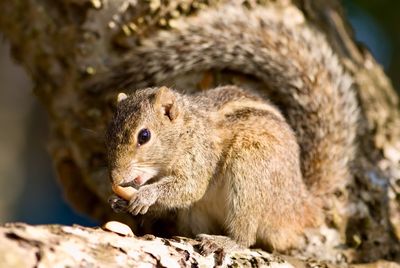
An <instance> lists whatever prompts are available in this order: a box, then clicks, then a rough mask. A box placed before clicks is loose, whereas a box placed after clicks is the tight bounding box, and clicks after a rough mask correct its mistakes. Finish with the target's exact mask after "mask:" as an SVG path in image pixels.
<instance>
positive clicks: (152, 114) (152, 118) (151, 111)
mask: <svg viewBox="0 0 400 268" xmlns="http://www.w3.org/2000/svg"><path fill="white" fill-rule="evenodd" d="M181 117H182V115H181V108H180V103H179V95H178V94H177V93H175V92H174V91H172V90H171V89H169V88H167V87H161V88H147V89H143V90H138V91H136V92H135V93H133V94H132V95H131V96H127V95H125V94H124V93H120V94H119V95H118V106H117V110H116V112H115V114H114V117H113V119H112V121H111V124H110V125H109V128H108V131H107V139H106V141H107V149H108V160H109V168H110V174H111V180H112V183H113V185H121V186H140V185H142V184H144V183H146V182H147V181H148V180H150V179H153V178H156V177H157V176H158V175H162V174H163V173H165V172H167V170H168V166H169V165H170V163H171V161H173V159H172V158H173V155H174V154H173V148H174V146H175V145H176V144H177V142H179V141H178V140H179V136H180V131H179V129H181V128H179V126H180V125H181V124H182V118H181Z"/></svg>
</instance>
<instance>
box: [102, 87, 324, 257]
mask: <svg viewBox="0 0 400 268" xmlns="http://www.w3.org/2000/svg"><path fill="white" fill-rule="evenodd" d="M107 140H108V144H109V145H108V148H109V159H110V171H111V178H112V183H113V184H114V185H119V186H122V187H126V186H134V187H138V192H137V193H135V194H134V195H133V197H132V198H131V199H130V200H129V202H128V203H127V204H126V206H125V208H126V210H127V211H129V212H130V213H132V214H133V215H137V214H139V213H140V214H145V213H147V211H148V209H149V208H151V206H157V207H160V208H163V209H178V222H177V226H178V228H179V229H180V233H183V234H185V235H188V236H193V235H196V234H202V233H206V234H226V235H227V236H228V237H230V238H232V239H233V240H234V241H236V242H237V243H238V244H239V245H242V246H246V247H250V246H254V245H256V246H260V247H262V248H272V249H275V250H285V249H288V248H291V247H295V246H296V245H297V244H298V243H299V241H300V240H299V235H300V234H302V233H303V232H304V229H305V228H307V227H314V226H316V225H317V224H318V222H319V218H320V215H319V213H320V212H319V207H318V206H317V205H316V203H317V201H316V200H314V198H313V196H312V195H311V194H310V193H309V192H308V190H307V188H306V185H305V183H304V181H303V179H302V175H301V170H300V156H299V146H298V144H297V141H296V138H295V135H294V133H293V131H292V129H291V128H290V126H289V125H288V124H287V123H286V120H285V118H284V117H283V115H282V114H281V113H280V112H279V111H278V110H277V109H276V108H275V107H273V106H272V105H271V104H268V103H267V102H266V101H265V100H262V99H261V98H257V97H256V96H254V95H251V94H250V93H249V92H246V91H243V90H242V89H240V88H238V87H235V86H225V87H218V88H215V89H210V90H208V91H205V92H202V93H200V94H196V95H194V96H190V95H182V94H179V93H177V92H175V91H173V90H171V89H168V88H166V87H161V88H148V89H144V90H138V91H136V92H135V93H134V94H133V95H132V96H130V97H127V98H126V99H125V100H122V101H121V102H120V104H119V105H118V109H117V111H116V114H115V117H114V119H113V120H112V124H111V125H110V128H109V132H108V139H107ZM149 181H151V183H147V182H149ZM294 197H296V198H294ZM122 203H124V201H123V200H121V199H120V198H115V199H113V205H114V206H117V207H118V206H121V204H122ZM256 243H257V244H256Z"/></svg>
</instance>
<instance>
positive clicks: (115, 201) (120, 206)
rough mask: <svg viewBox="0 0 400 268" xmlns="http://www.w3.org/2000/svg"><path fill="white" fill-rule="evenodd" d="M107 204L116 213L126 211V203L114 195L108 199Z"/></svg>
mask: <svg viewBox="0 0 400 268" xmlns="http://www.w3.org/2000/svg"><path fill="white" fill-rule="evenodd" d="M108 203H109V204H110V205H111V208H112V209H113V210H114V211H115V212H117V213H121V212H127V211H128V205H129V203H128V201H126V200H124V199H122V198H121V197H119V196H117V195H115V194H113V195H112V196H110V197H109V198H108Z"/></svg>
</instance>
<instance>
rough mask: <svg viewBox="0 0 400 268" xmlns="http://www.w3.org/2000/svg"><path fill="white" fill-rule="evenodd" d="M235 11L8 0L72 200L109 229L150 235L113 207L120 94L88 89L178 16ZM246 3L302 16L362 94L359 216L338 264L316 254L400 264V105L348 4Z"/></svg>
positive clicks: (200, 5)
mask: <svg viewBox="0 0 400 268" xmlns="http://www.w3.org/2000/svg"><path fill="white" fill-rule="evenodd" d="M226 2H227V3H229V2H230V1H224V0H220V1H218V0H214V1H200V0H199V1H198V0H192V1H189V0H180V1H179V0H170V1H161V2H160V1H155V0H149V1H133V0H113V1H110V0H59V1H43V0H25V1H11V2H10V1H6V0H0V8H1V10H3V16H1V17H0V30H1V31H2V32H3V34H4V35H5V37H6V38H7V40H8V41H9V42H10V43H11V46H12V52H13V56H14V57H15V58H16V59H17V60H18V61H19V62H20V64H21V65H23V66H24V67H25V69H26V70H27V72H28V73H29V74H30V75H31V77H32V80H33V81H34V82H35V85H36V86H35V89H34V93H35V94H36V96H37V97H38V98H39V99H40V100H41V102H42V104H43V105H44V106H45V107H46V108H47V111H48V113H49V120H50V123H51V139H50V142H49V143H50V152H51V155H52V159H53V162H54V166H55V169H56V171H57V174H58V178H59V180H60V182H61V185H62V187H63V189H64V193H65V195H66V197H67V199H68V200H69V201H70V203H71V204H72V205H73V206H74V207H75V208H77V209H78V210H79V211H81V212H83V213H86V214H87V215H90V216H92V217H93V218H96V219H99V220H101V221H105V220H109V219H119V220H121V221H124V222H129V223H130V225H131V226H132V228H133V229H134V231H135V232H136V231H138V232H139V231H140V229H141V228H139V226H138V222H140V220H138V219H133V218H131V217H128V216H126V215H116V214H114V213H113V212H112V211H111V209H110V207H109V205H108V203H107V198H108V196H109V195H110V194H111V187H110V185H109V179H108V173H107V172H108V171H107V167H106V155H105V146H104V130H105V127H106V124H107V123H108V121H109V120H110V115H111V113H112V109H113V101H114V97H115V93H116V92H115V89H110V90H109V91H106V92H104V91H96V90H94V89H93V88H90V87H87V85H89V84H91V82H94V81H100V80H101V79H102V77H103V75H104V74H107V72H108V71H110V70H112V67H114V66H117V65H118V63H121V62H123V61H124V60H125V58H126V57H127V55H129V53H128V51H130V50H134V49H135V47H137V45H138V44H139V43H140V42H141V39H142V38H146V37H147V36H149V35H152V34H153V33H154V32H157V31H160V30H168V29H169V28H170V27H173V25H172V23H173V20H172V19H171V18H173V17H174V16H179V17H180V18H181V19H186V18H188V17H190V16H196V14H198V13H199V12H207V9H209V8H213V6H216V5H219V4H222V3H226ZM232 2H234V1H232ZM237 2H243V4H242V5H241V6H239V7H237V8H249V9H251V8H257V5H263V6H267V7H268V8H274V10H275V9H276V10H282V11H284V12H298V13H299V14H302V15H303V16H304V18H305V19H306V21H305V22H304V23H305V24H309V25H312V26H313V27H316V28H317V29H318V30H319V31H321V32H322V33H323V34H325V35H326V37H327V39H328V40H329V42H330V44H331V46H332V48H333V49H334V51H335V53H337V55H338V56H339V58H340V60H341V62H342V63H343V65H344V66H345V68H346V69H347V71H348V72H349V73H350V74H351V75H352V76H353V78H354V81H355V82H356V85H357V94H358V99H359V103H360V106H361V108H362V119H361V120H360V122H359V128H358V129H359V131H358V142H359V152H358V156H357V159H356V161H355V163H354V166H355V170H356V174H355V178H354V179H355V180H354V181H355V183H354V184H353V185H350V186H349V188H348V189H347V193H345V195H346V196H348V201H347V203H346V207H345V209H346V210H348V211H351V213H350V214H351V217H350V218H348V219H346V220H345V221H342V220H341V219H338V220H337V221H335V224H336V229H337V234H336V235H337V236H340V237H341V239H342V240H343V241H344V242H345V243H344V244H343V245H344V246H343V247H342V248H339V249H338V248H333V247H331V248H329V251H330V253H329V254H328V255H329V257H326V256H325V255H324V254H318V253H315V252H314V253H315V254H316V255H315V256H317V257H318V258H321V259H324V258H326V259H329V260H332V256H337V255H340V256H341V257H340V258H339V259H340V260H339V259H334V260H333V261H337V262H368V261H374V260H378V259H381V258H384V259H397V260H398V259H399V258H400V251H399V243H398V238H399V237H400V203H399V201H398V196H399V194H400V165H399V162H400V139H399V137H400V117H399V102H398V96H397V95H396V94H395V92H394V90H393V87H392V85H391V83H390V81H389V80H388V78H387V77H386V76H385V74H384V73H383V71H382V68H381V67H380V66H379V65H378V64H377V63H376V62H375V60H374V59H373V58H372V56H371V55H370V53H369V52H368V51H367V50H365V49H363V48H362V47H361V46H359V45H358V44H356V43H355V41H354V39H353V35H352V32H351V29H350V27H349V25H348V23H347V21H346V19H345V18H344V16H343V11H342V9H341V6H340V4H339V3H338V1H335V0H328V1H312V0H292V1H290V0H278V1H256V0H253V1H244V0H243V1H237ZM176 11H179V12H176ZM294 19H296V18H295V16H294ZM133 22H134V23H133ZM220 74H221V73H220V72H218V71H215V70H209V71H207V72H201V73H200V74H195V75H197V77H201V79H197V80H198V81H199V83H198V84H197V87H198V88H207V87H209V86H211V85H212V84H218V81H213V78H212V77H215V76H218V75H220ZM222 76H224V77H225V78H223V79H225V80H229V81H235V79H236V80H237V79H239V80H240V79H247V78H248V76H246V75H245V74H241V73H238V72H235V73H230V72H223V73H222ZM191 78H192V77H191V76H190V75H183V76H182V77H174V78H172V77H171V81H168V82H169V83H170V84H174V85H175V84H178V85H181V84H183V85H187V84H188V80H191ZM250 80H251V79H250ZM250 84H251V83H250ZM149 86H151V85H149ZM255 88H256V89H257V87H256V86H255ZM337 198H338V199H340V197H337ZM346 200H347V199H346ZM24 228H25V227H24ZM29 228H30V227H29ZM49 228H50V227H49ZM62 228H64V227H62ZM30 230H33V229H30ZM39 230H42V229H40V228H39V229H38V231H39ZM49 230H51V228H50V229H49ZM144 232H146V230H144ZM98 235H99V236H101V235H102V234H101V233H99V234H98ZM324 235H325V236H326V237H328V236H329V235H328V234H324ZM14 237H15V236H14ZM18 237H19V236H18ZM328 240H329V239H328ZM314 250H315V249H314ZM311 251H313V250H311ZM300 255H301V254H300ZM311 255H312V254H311ZM306 256H309V255H306Z"/></svg>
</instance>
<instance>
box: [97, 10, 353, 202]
mask: <svg viewBox="0 0 400 268" xmlns="http://www.w3.org/2000/svg"><path fill="white" fill-rule="evenodd" d="M296 16H297V17H296ZM178 25H179V27H178V28H177V29H172V30H169V31H160V32H158V33H157V35H155V36H153V37H149V38H148V39H146V40H143V42H142V45H141V46H140V47H137V48H135V50H134V51H133V52H132V55H129V57H128V58H129V61H127V62H125V63H123V64H122V65H120V66H119V67H117V68H116V69H114V70H113V72H112V77H111V78H110V79H111V80H112V81H111V83H112V85H114V88H115V85H118V87H120V88H126V87H127V86H134V87H135V88H137V87H142V86H149V85H160V82H161V81H163V80H165V79H167V78H171V77H174V76H176V75H179V74H184V73H188V72H198V71H202V70H207V69H229V70H235V71H239V72H242V73H246V74H250V75H252V76H255V77H257V78H258V79H260V80H262V81H263V82H264V83H265V84H266V88H268V89H269V90H272V91H273V94H274V95H276V96H277V98H278V99H279V100H280V105H281V106H282V107H284V110H285V114H286V116H287V119H288V121H289V123H290V124H291V126H292V127H293V128H294V129H295V132H296V135H297V138H298V140H299V144H300V147H301V158H302V159H301V161H302V171H303V176H304V179H305V182H306V184H307V185H308V186H309V187H310V190H311V191H312V192H313V193H314V194H316V195H322V194H325V193H327V192H329V191H331V190H332V189H333V188H335V187H336V186H338V185H340V184H345V183H346V182H347V180H348V179H349V178H350V171H349V163H350V161H351V160H352V159H353V157H354V153H355V145H354V139H355V135H356V121H357V119H358V108H357V100H356V96H355V92H354V90H353V89H352V79H351V78H350V76H349V75H347V74H346V73H345V72H344V70H343V68H342V66H341V64H340V62H339V60H338V58H337V56H336V55H334V53H333V51H332V49H331V48H330V46H329V45H328V42H327V41H326V39H325V38H324V36H322V34H320V33H319V32H318V31H316V30H314V29H312V28H311V27H310V26H309V25H307V24H306V23H305V22H303V21H302V15H301V14H300V12H298V14H297V13H296V12H294V13H291V14H289V13H288V14H282V11H281V10H272V9H271V8H268V9H266V8H261V7H258V8H257V9H254V10H247V9H245V8H243V9H240V8H237V7H219V8H218V9H216V10H213V11H211V10H206V11H205V12H203V13H200V14H197V15H196V16H195V17H193V18H186V19H182V21H181V23H180V24H178ZM103 86H104V84H103Z"/></svg>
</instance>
